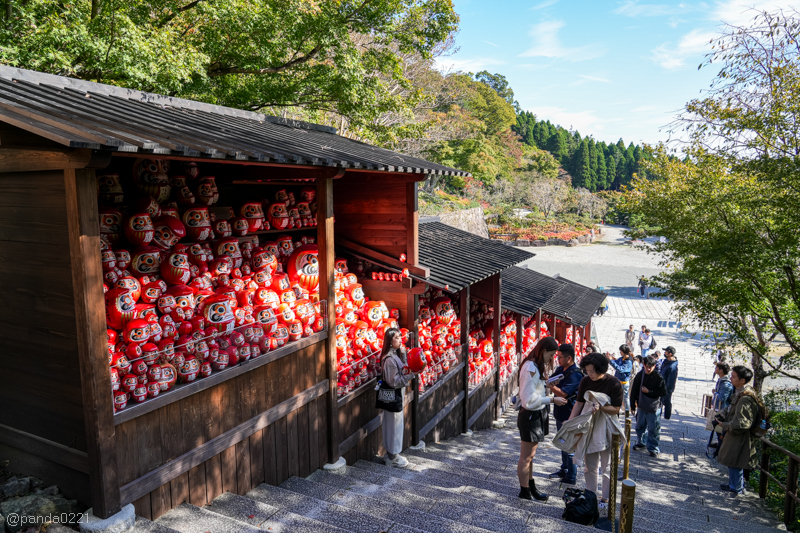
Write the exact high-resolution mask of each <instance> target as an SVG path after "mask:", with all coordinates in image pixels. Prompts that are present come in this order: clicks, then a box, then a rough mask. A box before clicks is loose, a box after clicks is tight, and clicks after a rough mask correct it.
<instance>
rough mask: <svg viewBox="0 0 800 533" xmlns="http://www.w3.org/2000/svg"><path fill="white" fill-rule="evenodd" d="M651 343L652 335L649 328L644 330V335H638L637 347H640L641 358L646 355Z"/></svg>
mask: <svg viewBox="0 0 800 533" xmlns="http://www.w3.org/2000/svg"><path fill="white" fill-rule="evenodd" d="M652 345H653V336H652V335H651V334H650V330H649V329H645V330H644V335H640V336H639V347H640V348H641V349H642V359H644V358H645V357H647V352H649V351H650V347H651V346H652Z"/></svg>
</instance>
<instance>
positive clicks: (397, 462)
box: [383, 453, 408, 468]
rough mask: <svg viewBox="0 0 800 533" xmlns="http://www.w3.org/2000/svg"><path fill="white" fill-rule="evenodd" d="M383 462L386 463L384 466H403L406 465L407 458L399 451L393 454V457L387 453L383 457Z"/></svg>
mask: <svg viewBox="0 0 800 533" xmlns="http://www.w3.org/2000/svg"><path fill="white" fill-rule="evenodd" d="M383 462H384V463H385V464H386V466H396V467H397V468H405V467H407V466H408V459H406V458H405V457H403V456H402V455H400V454H399V453H398V454H397V455H395V456H394V459H391V458H390V457H389V455H388V454H387V455H386V456H385V457H384V458H383Z"/></svg>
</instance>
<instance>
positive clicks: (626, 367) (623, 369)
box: [606, 344, 633, 411]
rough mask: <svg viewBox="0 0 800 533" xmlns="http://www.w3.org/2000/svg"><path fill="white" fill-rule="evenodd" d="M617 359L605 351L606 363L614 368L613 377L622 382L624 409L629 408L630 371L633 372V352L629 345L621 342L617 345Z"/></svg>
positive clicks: (627, 409) (628, 409)
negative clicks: (620, 344)
mask: <svg viewBox="0 0 800 533" xmlns="http://www.w3.org/2000/svg"><path fill="white" fill-rule="evenodd" d="M619 355H620V357H619V359H613V358H612V357H611V354H610V353H608V352H606V359H608V364H609V365H611V366H612V367H613V368H614V377H615V378H617V379H618V380H619V382H620V383H622V393H623V394H624V395H625V410H626V411H630V409H631V399H630V394H629V393H630V390H631V373H632V372H633V352H632V351H631V348H630V346H628V345H627V344H623V345H622V346H620V347H619Z"/></svg>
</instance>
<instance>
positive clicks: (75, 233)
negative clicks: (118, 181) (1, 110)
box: [64, 169, 120, 518]
mask: <svg viewBox="0 0 800 533" xmlns="http://www.w3.org/2000/svg"><path fill="white" fill-rule="evenodd" d="M64 184H65V189H66V204H67V226H68V230H69V250H70V261H71V264H72V285H73V295H74V300H75V327H76V333H77V340H78V359H79V365H80V373H81V397H82V400H83V414H84V424H85V428H86V444H87V448H88V450H87V451H88V455H89V482H90V494H91V499H92V501H91V503H92V510H93V512H94V514H95V516H98V517H100V518H108V517H109V516H111V515H113V514H115V513H117V512H119V510H120V493H119V482H118V479H117V444H116V435H115V431H114V407H113V404H112V402H111V372H110V370H109V367H108V351H107V348H106V313H105V308H104V306H103V301H104V299H103V269H102V267H101V264H100V222H99V218H100V217H99V215H98V209H97V180H96V178H95V172H94V170H73V169H67V170H65V171H64Z"/></svg>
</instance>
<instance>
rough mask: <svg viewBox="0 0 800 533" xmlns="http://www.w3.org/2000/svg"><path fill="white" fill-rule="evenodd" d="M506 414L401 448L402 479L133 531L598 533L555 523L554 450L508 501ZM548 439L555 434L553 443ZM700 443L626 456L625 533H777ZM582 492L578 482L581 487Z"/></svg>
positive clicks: (192, 515)
mask: <svg viewBox="0 0 800 533" xmlns="http://www.w3.org/2000/svg"><path fill="white" fill-rule="evenodd" d="M515 416H516V413H513V412H510V413H507V414H506V415H505V416H504V417H503V420H504V422H505V426H506V427H505V428H503V429H489V430H484V431H480V432H476V433H475V434H474V435H473V436H472V437H458V438H455V439H451V440H448V441H445V442H442V443H439V444H434V445H429V446H428V447H427V448H426V449H425V450H420V451H417V450H411V449H409V450H407V451H406V452H405V453H404V455H405V456H406V457H407V458H408V460H409V463H410V465H409V467H408V468H406V469H399V468H390V467H387V466H385V465H383V463H382V462H377V460H376V461H375V462H370V461H358V462H357V463H355V464H354V465H351V466H347V467H345V468H343V469H341V470H339V471H336V472H327V471H322V470H318V471H316V472H314V473H313V474H312V475H310V476H309V477H308V478H306V479H302V478H297V477H294V478H291V479H289V480H287V481H286V482H284V483H283V484H281V485H280V486H279V487H273V486H270V485H265V484H262V485H260V486H258V487H256V488H255V489H253V490H252V491H250V492H249V493H248V494H247V495H246V496H237V495H234V494H230V493H226V494H223V495H222V496H219V497H218V498H216V499H215V500H214V501H213V502H211V504H209V505H207V506H206V507H203V508H198V507H195V506H193V505H189V504H183V505H181V506H180V507H178V508H176V509H173V510H172V511H170V512H168V513H166V514H165V515H163V516H162V517H160V518H159V519H158V520H156V521H155V522H150V521H148V520H145V519H141V518H137V523H136V527H135V528H134V531H135V532H137V533H138V532H148V533H176V532H178V533H225V532H242V533H258V532H263V531H268V532H273V533H283V532H297V533H305V532H309V533H310V532H314V533H317V532H330V533H338V532H345V531H350V532H357V533H368V532H374V533H377V532H390V533H418V532H428V533H439V532H450V533H456V532H458V533H484V532H488V531H498V532H503V533H505V532H520V533H522V532H526V533H527V532H531V533H532V532H540V531H546V532H564V533H572V532H576V533H577V532H589V531H595V530H594V529H593V528H588V527H585V526H580V525H577V524H572V523H569V522H566V521H564V520H562V519H561V513H562V511H563V509H564V503H563V501H562V500H561V495H562V494H563V488H564V487H565V486H564V485H563V484H561V483H559V482H557V480H556V481H553V480H550V479H548V478H547V475H548V474H549V473H551V472H554V471H556V470H558V465H559V464H560V452H559V451H558V450H557V449H555V448H553V447H552V446H550V444H549V441H548V442H547V443H545V444H543V445H540V446H539V451H538V452H537V455H536V459H535V463H534V470H535V473H534V477H535V479H536V486H537V487H538V488H539V489H540V490H543V491H545V492H547V493H548V494H550V500H549V501H548V502H546V503H539V502H531V501H525V500H520V499H519V498H517V492H518V490H519V484H518V482H517V477H516V463H517V457H518V451H519V437H518V434H517V430H516V420H515ZM554 433H555V428H554V427H553V428H552V429H551V435H552V434H554ZM707 437H708V433H707V432H705V431H704V430H703V421H702V420H700V419H698V418H697V417H694V416H685V417H681V416H676V417H673V419H672V420H670V421H665V423H664V425H663V428H662V437H661V443H662V446H661V455H660V457H659V458H658V459H653V458H651V457H650V456H649V455H647V454H646V453H639V452H634V451H631V468H630V477H631V479H633V480H634V481H636V484H637V488H636V508H635V516H634V524H633V529H634V531H636V532H641V533H659V532H665V533H690V532H704V533H706V532H715V533H737V532H742V531H746V532H748V533H768V532H772V531H775V530H776V528H778V527H779V525H780V527H781V528H782V527H783V526H782V524H779V522H778V521H777V520H776V519H775V518H774V516H771V515H770V514H769V513H768V512H767V511H765V510H764V508H763V505H762V502H761V501H760V500H758V498H757V496H756V495H754V494H752V493H748V494H747V495H745V496H739V497H732V496H730V495H729V494H725V493H723V492H721V491H720V490H719V484H720V483H722V482H725V481H726V480H727V476H725V475H723V473H722V472H721V471H720V470H719V468H718V467H717V466H716V465H714V464H712V463H711V462H710V461H709V460H708V459H707V458H706V457H705V455H704V452H705V439H707ZM621 474H622V464H620V475H621ZM582 484H583V476H582V475H581V473H580V472H579V475H578V486H579V487H580V486H582ZM618 485H619V484H618ZM618 497H619V495H618ZM617 501H619V500H617ZM603 514H604V512H603V511H601V515H603Z"/></svg>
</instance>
